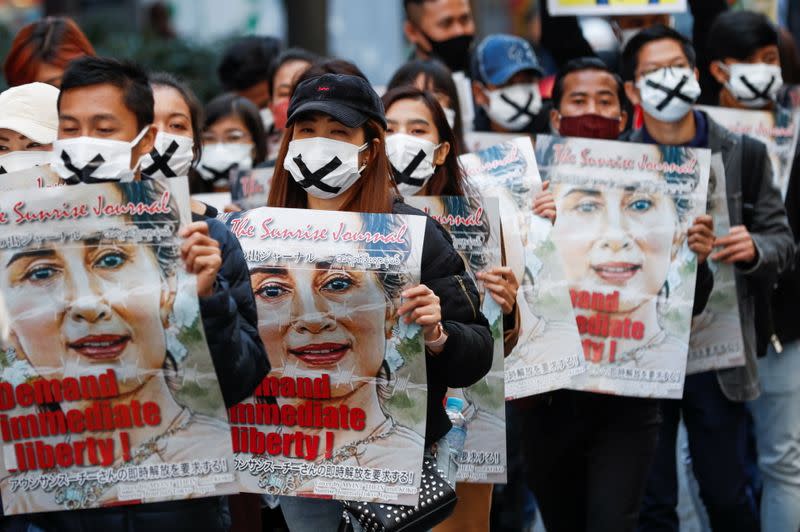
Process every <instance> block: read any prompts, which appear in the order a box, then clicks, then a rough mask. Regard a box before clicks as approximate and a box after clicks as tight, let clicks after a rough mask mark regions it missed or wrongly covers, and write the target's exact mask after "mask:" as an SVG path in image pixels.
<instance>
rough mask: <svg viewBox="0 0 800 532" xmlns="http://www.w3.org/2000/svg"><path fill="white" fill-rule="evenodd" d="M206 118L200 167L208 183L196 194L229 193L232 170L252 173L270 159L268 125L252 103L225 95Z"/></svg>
mask: <svg viewBox="0 0 800 532" xmlns="http://www.w3.org/2000/svg"><path fill="white" fill-rule="evenodd" d="M205 115H206V120H205V124H204V125H203V149H202V154H201V156H200V162H199V163H198V164H197V171H198V172H199V173H200V176H201V177H202V179H203V182H204V183H202V184H201V185H200V187H197V188H195V190H193V192H200V191H204V192H210V191H211V190H213V189H222V190H226V189H227V188H228V187H229V186H230V185H229V181H228V177H229V175H230V173H231V171H232V170H234V169H236V170H250V169H251V168H254V167H256V166H258V165H259V164H261V163H263V162H264V161H265V159H266V157H267V140H266V135H265V133H264V126H263V124H262V123H261V117H260V116H259V114H258V108H257V107H256V106H255V105H254V104H253V103H252V102H251V101H250V100H248V99H246V98H243V97H242V96H237V95H236V94H232V93H227V94H222V95H220V96H217V97H216V98H214V99H213V100H211V101H210V102H209V103H208V105H207V106H206V111H205ZM201 187H202V188H201ZM198 188H199V189H200V190H198Z"/></svg>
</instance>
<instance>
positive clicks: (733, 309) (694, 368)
mask: <svg viewBox="0 0 800 532" xmlns="http://www.w3.org/2000/svg"><path fill="white" fill-rule="evenodd" d="M726 190H727V189H726V188H725V167H724V166H723V165H722V155H720V154H718V153H715V154H714V155H712V156H711V174H710V177H709V180H708V213H709V214H710V215H711V216H712V217H713V219H714V232H715V233H716V234H718V235H726V234H728V233H729V232H730V228H731V219H730V216H729V214H728V196H727V193H726ZM706 260H708V265H709V267H710V268H711V271H712V272H713V273H714V288H713V289H712V290H711V295H710V296H709V298H708V303H706V308H705V309H704V310H703V312H702V313H701V314H700V315H699V316H696V317H694V318H693V319H692V334H691V338H690V339H689V359H688V362H687V365H686V374H687V375H692V374H693V373H700V372H702V371H709V370H712V369H723V368H732V367H736V366H743V365H744V363H745V355H744V339H743V337H742V324H741V322H740V321H739V320H740V318H739V316H740V315H739V298H738V297H737V296H736V278H735V276H734V266H733V265H732V264H725V263H724V262H715V261H713V260H711V257H709V258H708V259H706Z"/></svg>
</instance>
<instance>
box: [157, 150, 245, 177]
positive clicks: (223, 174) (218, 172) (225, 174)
mask: <svg viewBox="0 0 800 532" xmlns="http://www.w3.org/2000/svg"><path fill="white" fill-rule="evenodd" d="M173 142H174V141H173ZM237 166H239V165H238V164H236V163H233V164H232V165H230V166H229V167H227V168H226V169H224V170H214V169H213V168H211V167H210V166H206V165H203V170H205V171H206V172H208V173H209V174H211V179H210V181H219V180H220V179H223V180H227V179H228V178H229V177H230V175H231V170H233V169H234V168H236V167H237ZM164 175H166V174H164ZM169 177H173V176H169Z"/></svg>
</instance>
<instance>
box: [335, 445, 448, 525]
mask: <svg viewBox="0 0 800 532" xmlns="http://www.w3.org/2000/svg"><path fill="white" fill-rule="evenodd" d="M456 501H458V498H457V497H456V490H454V489H453V487H452V486H451V485H450V484H449V483H448V482H447V480H446V479H445V477H444V472H443V471H442V470H441V469H439V468H438V467H437V466H436V459H435V458H432V457H431V456H429V455H428V454H427V453H426V454H425V458H424V459H423V461H422V479H421V481H420V494H419V502H418V503H417V505H416V506H402V505H399V504H381V503H377V502H353V501H344V507H345V514H349V516H348V517H349V518H350V519H352V520H354V521H358V523H359V524H360V525H361V527H362V528H363V529H364V532H422V531H425V530H430V529H431V528H433V527H434V526H436V525H438V524H439V523H441V522H442V521H444V520H445V519H447V518H448V517H450V515H451V514H452V513H453V510H454V509H455V507H456ZM341 529H343V528H340V530H341Z"/></svg>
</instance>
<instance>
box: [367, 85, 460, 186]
mask: <svg viewBox="0 0 800 532" xmlns="http://www.w3.org/2000/svg"><path fill="white" fill-rule="evenodd" d="M398 100H415V101H418V102H422V104H423V105H425V107H426V108H427V109H428V111H429V112H430V113H431V117H433V123H434V125H435V126H436V130H437V131H438V133H439V142H447V143H449V144H450V152H449V153H448V154H447V158H446V159H445V161H444V164H442V165H440V166H437V167H436V170H435V171H434V173H433V177H431V179H430V181H428V185H427V186H428V189H427V193H426V194H427V195H429V196H465V195H468V189H469V186H468V184H467V182H466V179H465V177H464V171H463V170H462V169H461V165H460V164H459V163H458V156H459V154H460V152H459V146H458V142H456V138H455V133H454V132H453V130H452V129H451V128H450V124H448V123H447V117H446V116H445V114H444V111H443V110H442V106H441V105H439V101H438V100H437V99H436V97H435V96H434V95H433V94H432V93H431V92H428V91H421V90H419V89H418V88H416V87H414V86H411V85H407V86H404V87H398V88H396V89H392V90H390V91H389V92H387V93H386V94H384V95H383V107H384V108H385V109H386V110H387V111H388V110H389V107H391V105H392V104H393V103H395V102H396V101H398Z"/></svg>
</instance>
